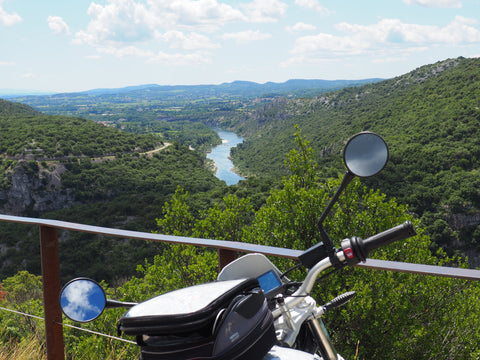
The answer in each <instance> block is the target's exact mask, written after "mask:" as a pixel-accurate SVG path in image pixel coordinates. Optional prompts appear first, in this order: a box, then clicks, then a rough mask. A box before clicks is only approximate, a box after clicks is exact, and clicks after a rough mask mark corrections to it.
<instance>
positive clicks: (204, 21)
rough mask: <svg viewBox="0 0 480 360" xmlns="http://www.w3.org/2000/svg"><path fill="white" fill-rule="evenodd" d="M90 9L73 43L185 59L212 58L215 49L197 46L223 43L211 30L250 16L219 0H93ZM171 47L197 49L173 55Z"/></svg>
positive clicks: (122, 52) (119, 53) (155, 57)
mask: <svg viewBox="0 0 480 360" xmlns="http://www.w3.org/2000/svg"><path fill="white" fill-rule="evenodd" d="M255 1H259V0H255ZM268 1H274V2H275V1H277V0H268ZM88 15H89V16H90V22H89V23H88V25H87V27H86V29H84V30H82V31H79V32H77V33H76V34H75V39H74V43H76V44H83V45H89V46H92V47H95V48H96V49H97V51H98V52H99V53H103V54H109V55H113V56H119V57H122V56H136V57H143V58H147V59H152V61H164V59H167V58H169V57H170V58H171V59H173V60H171V61H177V60H175V59H178V61H179V62H180V63H185V62H188V61H189V60H190V61H193V62H194V63H199V62H206V61H210V55H205V53H197V52H196V51H197V50H210V49H215V48H218V47H220V45H219V44H216V43H214V42H212V41H211V40H210V38H209V37H208V36H207V34H209V33H211V32H214V31H218V30H219V29H220V27H221V26H224V25H225V24H227V23H231V22H236V21H243V22H246V21H248V19H247V17H246V16H245V15H244V14H243V13H242V12H241V11H240V10H238V9H235V8H233V7H232V6H230V5H227V4H223V3H219V2H218V1H217V0H146V1H145V2H143V1H140V0H107V3H106V4H105V5H101V4H97V3H95V2H92V3H91V4H90V6H89V8H88ZM145 49H148V50H145ZM168 49H179V50H181V51H185V52H192V51H194V52H193V53H191V54H188V53H185V54H181V53H179V54H170V55H169V54H167V51H168Z"/></svg>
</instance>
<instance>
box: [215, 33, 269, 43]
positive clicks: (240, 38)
mask: <svg viewBox="0 0 480 360" xmlns="http://www.w3.org/2000/svg"><path fill="white" fill-rule="evenodd" d="M271 37H272V35H271V34H266V33H262V32H260V31H258V30H256V31H253V30H247V31H240V32H236V33H226V34H223V35H222V36H220V38H221V39H223V40H235V41H236V42H240V43H247V42H252V41H258V40H266V39H270V38H271Z"/></svg>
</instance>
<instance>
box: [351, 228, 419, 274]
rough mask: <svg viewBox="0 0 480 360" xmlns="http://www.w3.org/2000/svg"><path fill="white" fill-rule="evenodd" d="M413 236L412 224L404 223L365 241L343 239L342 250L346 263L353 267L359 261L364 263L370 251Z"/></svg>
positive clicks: (414, 233) (356, 238) (354, 238)
mask: <svg viewBox="0 0 480 360" xmlns="http://www.w3.org/2000/svg"><path fill="white" fill-rule="evenodd" d="M414 235H416V232H415V229H414V228H413V225H412V223H411V222H410V221H405V222H404V223H403V224H400V225H397V226H395V227H393V228H391V229H388V230H385V231H383V232H381V233H379V234H376V235H373V236H371V237H369V238H368V239H365V240H363V239H361V238H358V237H353V238H351V239H345V240H343V241H342V250H343V252H344V253H345V254H346V255H347V263H348V264H351V265H353V264H356V263H358V262H360V261H365V260H366V259H367V257H368V254H369V253H370V251H372V250H375V249H378V248H379V247H381V246H384V245H388V244H391V243H392V242H394V241H398V240H402V239H406V238H409V237H410V236H414Z"/></svg>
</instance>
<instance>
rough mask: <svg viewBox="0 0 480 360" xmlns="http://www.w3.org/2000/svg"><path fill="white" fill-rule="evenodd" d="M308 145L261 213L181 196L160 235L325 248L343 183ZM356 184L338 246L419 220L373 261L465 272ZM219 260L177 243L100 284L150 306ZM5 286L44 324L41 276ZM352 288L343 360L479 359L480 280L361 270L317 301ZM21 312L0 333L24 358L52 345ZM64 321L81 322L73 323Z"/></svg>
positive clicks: (120, 348) (118, 349)
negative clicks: (199, 205)
mask: <svg viewBox="0 0 480 360" xmlns="http://www.w3.org/2000/svg"><path fill="white" fill-rule="evenodd" d="M298 136H299V135H298ZM299 139H300V137H299ZM299 144H300V147H299V148H298V149H295V150H294V151H292V152H291V153H290V154H289V156H288V158H287V159H288V160H287V164H288V169H290V171H289V174H290V175H289V176H286V177H285V178H284V179H283V181H282V186H281V188H279V189H276V190H272V191H271V192H270V196H269V197H268V199H267V201H266V202H265V205H264V206H262V207H261V208H260V209H258V210H255V208H254V206H252V203H251V199H250V198H248V197H247V198H239V197H238V196H236V195H234V194H228V195H226V196H224V197H223V199H222V200H221V201H219V202H218V203H217V204H215V205H214V206H212V207H206V208H204V209H203V211H201V212H200V213H197V212H196V211H194V208H195V207H196V205H195V199H194V197H192V196H191V194H190V193H189V192H187V191H185V190H183V189H182V188H178V189H177V190H176V192H175V194H174V196H173V197H172V198H171V200H170V201H167V202H165V203H164V206H163V211H162V213H163V216H161V217H159V218H158V219H157V221H156V223H157V224H156V225H157V227H156V230H157V231H158V232H161V233H167V234H174V235H184V236H192V237H206V238H217V239H229V240H236V241H244V242H255V243H261V244H265V245H275V246H278V245H279V244H278V241H279V239H282V240H281V241H282V246H285V247H290V248H296V249H305V248H306V247H308V246H310V245H311V243H312V241H315V240H316V234H315V228H316V221H317V219H318V213H319V212H320V211H321V210H322V209H323V208H324V207H325V206H326V204H327V202H328V201H329V200H330V198H331V196H332V194H333V191H334V189H335V188H337V187H338V185H339V183H340V181H339V179H330V180H328V181H326V182H323V181H322V180H321V178H320V176H319V175H320V174H319V172H318V168H319V164H317V163H316V161H315V159H314V158H313V157H312V155H313V154H314V152H313V151H311V148H310V147H309V146H308V141H306V140H305V139H303V140H301V141H299ZM351 185H352V186H350V187H349V189H348V190H347V191H346V192H345V193H344V194H343V195H342V196H341V198H340V203H339V204H338V206H335V208H334V211H333V213H332V214H331V216H329V217H328V218H327V221H326V222H325V226H326V228H327V229H328V232H329V234H330V235H331V236H332V238H333V239H336V240H335V243H336V245H338V239H341V238H343V237H345V236H351V235H352V234H355V235H358V236H361V237H365V236H368V235H370V234H372V233H376V232H378V231H382V230H385V229H387V228H390V227H391V226H392V225H395V224H398V223H401V222H403V221H405V220H410V221H413V222H414V224H415V226H416V229H417V233H418V235H417V236H415V237H414V238H411V239H408V240H404V241H400V242H399V243H396V244H391V245H389V246H387V247H384V248H382V249H381V250H377V251H376V253H375V254H374V255H375V258H378V259H389V260H397V261H407V262H414V263H424V264H437V265H449V266H465V264H464V263H463V261H462V260H461V259H453V258H449V257H448V256H446V254H445V253H443V252H441V251H439V252H437V254H436V255H432V254H431V252H430V246H429V245H430V241H431V240H430V238H429V237H428V235H426V234H425V231H424V229H422V227H421V226H420V225H419V220H418V219H415V218H414V217H413V216H412V214H409V213H408V211H407V207H406V206H404V205H401V204H399V203H397V202H396V201H395V200H394V199H388V198H387V197H386V196H385V195H384V194H381V193H380V192H379V191H374V190H371V189H368V188H367V187H364V186H363V185H362V184H361V183H360V182H359V181H355V182H354V183H353V184H351ZM64 251H65V249H64ZM217 261H218V259H217V254H216V252H215V251H211V250H204V249H199V248H194V247H189V246H182V245H173V246H170V247H166V248H164V249H163V251H162V252H159V253H158V254H157V255H156V256H155V257H154V259H152V260H151V261H148V260H147V261H145V262H143V263H141V264H140V265H138V266H137V274H136V275H135V276H133V277H130V278H127V279H125V281H123V282H122V283H121V284H120V285H119V284H117V285H112V284H108V283H106V282H102V285H103V287H104V289H105V291H106V293H107V295H108V296H109V297H110V298H115V299H120V300H124V301H142V300H144V299H148V298H149V297H151V296H153V295H156V294H160V293H163V292H165V291H169V290H173V289H176V288H179V287H182V286H188V285H192V284H196V283H203V282H205V281H211V280H213V279H215V277H216V273H217V266H218V265H217ZM276 262H277V266H279V268H281V269H285V268H287V267H289V265H291V264H289V263H287V262H285V261H278V260H276ZM301 276H302V273H301V272H296V273H291V274H290V275H289V277H291V278H292V279H299V278H301ZM2 284H3V294H0V297H2V296H3V300H1V301H2V305H4V306H8V307H10V308H14V309H20V310H21V311H24V312H28V313H30V314H34V315H37V316H42V305H41V281H40V279H39V277H37V276H35V275H33V274H30V273H28V272H25V271H23V272H19V273H17V274H16V275H14V276H12V277H9V278H7V279H5V280H4V281H3V283H2ZM346 290H354V291H356V292H357V296H356V298H355V299H354V300H353V301H352V302H350V303H349V304H347V305H346V306H344V307H342V308H341V309H338V310H335V312H334V313H333V312H332V313H331V314H330V316H327V317H326V319H325V321H326V326H327V328H328V329H329V330H330V331H331V336H332V338H333V341H334V342H335V344H336V347H337V349H338V350H339V352H340V353H341V354H342V355H343V356H344V357H345V358H348V359H350V358H351V359H353V358H355V359H376V358H382V359H396V360H401V359H405V360H407V359H408V360H409V359H458V358H466V359H472V360H473V359H478V358H479V356H480V332H479V330H478V327H476V326H472V324H476V322H477V320H478V314H480V303H479V302H478V297H479V296H480V286H479V283H478V282H474V281H465V280H454V279H447V278H435V277H429V276H424V275H412V274H403V273H394V272H389V271H372V270H362V269H359V268H351V269H345V270H343V271H341V272H335V273H334V274H333V275H332V274H331V275H330V276H329V277H328V278H327V279H325V280H323V281H320V282H319V283H318V285H317V286H316V287H315V290H314V293H313V294H312V296H314V297H315V298H316V299H317V300H318V301H319V302H326V301H328V300H330V299H331V298H333V297H334V296H336V295H338V294H339V293H342V292H344V291H346ZM123 312H124V310H108V311H106V312H105V313H104V314H103V315H102V316H101V318H100V319H98V320H97V321H95V322H92V323H89V324H81V327H83V328H85V329H87V330H93V331H97V332H101V333H106V334H116V322H117V321H118V319H119V317H120V316H121V315H122V314H123ZM18 316H19V315H18V314H12V313H8V312H0V320H1V321H2V324H4V326H3V327H2V328H1V329H0V342H1V343H2V348H3V349H6V350H7V351H10V353H18V352H20V351H21V350H22V349H24V348H25V347H26V344H27V345H30V344H33V345H30V346H31V347H33V349H38V348H39V346H40V345H39V344H41V339H42V338H43V334H42V331H43V330H42V324H41V322H40V321H38V320H36V319H31V318H27V320H26V321H24V322H19V321H17V319H18ZM64 322H65V323H66V324H71V321H70V320H68V319H66V318H65V319H64ZM76 325H79V324H76ZM32 333H33V334H36V337H33V336H32V335H31V334H32ZM124 337H125V335H124ZM125 338H127V339H129V337H128V336H127V337H125ZM64 339H65V345H66V354H67V358H68V359H76V358H84V357H89V358H104V359H132V358H137V357H138V352H139V351H138V348H137V347H136V346H134V345H132V344H125V343H123V342H120V341H118V340H112V339H108V338H104V337H101V336H98V335H92V334H88V333H85V332H82V331H80V330H78V329H71V328H65V332H64ZM31 352H33V350H32V351H31Z"/></svg>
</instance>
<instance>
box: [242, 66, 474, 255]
mask: <svg viewBox="0 0 480 360" xmlns="http://www.w3.org/2000/svg"><path fill="white" fill-rule="evenodd" d="M295 124H298V125H299V127H300V128H301V130H302V133H303V134H304V136H305V137H306V138H307V139H308V140H309V141H310V143H311V145H312V146H313V147H314V149H316V154H317V156H318V157H319V160H320V162H321V164H322V167H323V168H322V170H321V171H322V173H323V174H324V175H325V176H336V174H338V172H339V171H342V170H341V168H339V167H338V164H341V161H340V153H341V151H342V148H343V144H344V142H345V141H346V140H347V139H348V138H349V137H350V136H351V135H353V134H355V133H357V132H359V131H364V130H369V131H374V132H377V133H378V134H380V135H382V136H384V137H385V139H386V140H387V142H388V144H389V146H390V151H391V156H390V163H389V165H388V166H387V168H386V170H385V171H384V172H383V173H382V174H381V175H379V176H378V177H375V178H372V179H368V181H366V183H368V184H370V185H371V186H373V187H375V188H379V189H381V190H382V191H383V192H386V193H387V194H389V195H390V196H394V197H396V198H398V199H399V200H400V201H401V202H402V203H405V204H409V205H410V209H411V210H412V211H414V212H416V213H417V214H419V216H421V217H422V219H423V221H424V222H425V224H426V225H427V226H428V228H429V230H430V231H431V235H432V238H433V239H434V240H435V241H436V242H437V244H439V245H442V246H444V247H445V248H449V249H450V250H451V251H453V249H459V248H462V249H463V252H464V253H470V252H471V251H472V250H473V249H474V248H476V249H477V250H476V251H477V252H480V220H479V219H480V59H478V58H477V59H465V58H457V59H448V60H445V61H441V62H438V63H435V64H432V65H427V66H423V67H420V68H418V69H416V70H414V71H412V72H410V73H408V74H405V75H403V76H399V77H396V78H394V79H390V80H385V81H382V82H378V83H375V84H369V85H365V86H361V87H355V88H345V89H342V90H340V91H336V92H330V93H326V94H322V95H320V96H317V97H314V98H309V99H291V100H288V99H279V100H277V101H276V102H273V103H270V104H267V105H265V106H264V107H263V108H261V109H258V110H256V111H253V112H252V113H250V114H249V115H248V116H247V115H245V117H244V119H242V121H240V122H238V123H237V124H236V129H237V131H239V132H241V133H242V134H243V135H244V136H245V137H246V138H247V140H246V141H245V142H244V144H242V145H241V146H239V147H237V149H236V150H235V152H234V154H233V157H234V160H235V164H236V166H237V167H238V168H240V170H241V171H242V172H243V173H244V174H247V175H248V174H257V175H260V174H269V175H271V176H275V177H277V178H278V177H280V176H282V174H284V171H285V170H284V167H283V161H284V154H285V153H287V152H288V151H289V150H290V149H291V148H293V147H294V146H295V144H294V140H293V133H294V131H295V129H294V125H295ZM478 265H480V263H478Z"/></svg>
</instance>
